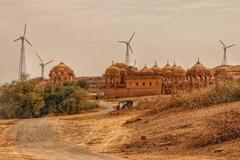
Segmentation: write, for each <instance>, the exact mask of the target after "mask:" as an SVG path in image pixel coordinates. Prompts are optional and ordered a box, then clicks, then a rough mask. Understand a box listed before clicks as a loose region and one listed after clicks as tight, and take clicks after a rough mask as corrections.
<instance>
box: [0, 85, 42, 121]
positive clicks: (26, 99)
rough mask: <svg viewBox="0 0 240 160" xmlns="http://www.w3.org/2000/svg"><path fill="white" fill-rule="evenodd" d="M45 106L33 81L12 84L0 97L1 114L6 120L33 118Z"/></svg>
mask: <svg viewBox="0 0 240 160" xmlns="http://www.w3.org/2000/svg"><path fill="white" fill-rule="evenodd" d="M43 106H44V100H43V98H42V96H41V94H40V93H39V91H38V90H37V86H36V83H34V82H32V81H29V82H20V83H16V84H12V85H10V86H9V87H8V88H5V89H4V90H3V91H2V94H1V96H0V113H1V116H3V117H4V118H31V117H32V116H33V115H34V113H35V112H37V111H38V110H39V109H41V108H42V107H43Z"/></svg>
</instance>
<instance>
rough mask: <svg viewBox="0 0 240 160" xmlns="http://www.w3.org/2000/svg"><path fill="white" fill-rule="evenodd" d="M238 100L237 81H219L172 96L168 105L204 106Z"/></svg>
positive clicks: (238, 88) (239, 84)
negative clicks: (206, 86)
mask: <svg viewBox="0 0 240 160" xmlns="http://www.w3.org/2000/svg"><path fill="white" fill-rule="evenodd" d="M239 100H240V82H239V81H221V82H218V83H216V84H214V85H211V86H209V87H208V88H202V89H200V90H194V91H192V92H188V93H183V94H182V95H180V96H178V97H173V98H172V100H171V103H170V104H168V106H169V107H186V108H194V107H204V106H210V105H215V104H221V103H228V102H234V101H239Z"/></svg>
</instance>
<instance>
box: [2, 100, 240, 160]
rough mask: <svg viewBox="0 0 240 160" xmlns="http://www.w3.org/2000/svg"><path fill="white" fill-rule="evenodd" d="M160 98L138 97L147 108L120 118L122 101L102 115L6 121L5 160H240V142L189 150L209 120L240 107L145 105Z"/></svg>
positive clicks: (103, 103)
mask: <svg viewBox="0 0 240 160" xmlns="http://www.w3.org/2000/svg"><path fill="white" fill-rule="evenodd" d="M156 98H159V97H142V98H133V99H132V100H133V101H134V102H135V104H137V103H142V104H144V105H141V106H142V107H143V108H140V109H139V108H138V109H133V110H129V111H122V112H117V113H116V112H112V106H113V105H114V104H117V103H118V102H119V101H121V100H122V99H118V100H108V101H100V105H101V107H102V109H101V110H98V111H96V112H91V113H86V114H80V115H72V116H60V117H47V118H41V119H30V120H12V121H7V120H1V121H0V142H1V143H0V160H77V159H78V160H88V159H90V160H118V159H132V160H238V159H239V157H240V141H239V140H234V141H228V142H225V143H222V144H218V145H212V146H207V147H204V148H189V147H188V145H189V143H191V141H192V138H193V137H194V136H196V135H197V134H198V132H199V130H201V129H202V128H201V127H202V123H203V121H204V120H205V119H206V118H208V117H209V116H214V115H215V114H217V113H221V112H224V111H227V110H233V109H234V110H238V111H240V102H235V103H229V104H223V105H217V106H211V107H206V108H200V109H194V110H184V111H180V110H178V109H170V110H163V111H162V110H159V108H160V107H161V106H159V108H151V106H148V104H145V103H144V102H145V100H153V99H156ZM161 98H163V97H161ZM164 98H165V97H164ZM135 106H136V105H135ZM136 108H137V107H136ZM149 111H151V112H149ZM216 150H217V152H215V151H216ZM113 155H114V156H113ZM120 157H121V158H120Z"/></svg>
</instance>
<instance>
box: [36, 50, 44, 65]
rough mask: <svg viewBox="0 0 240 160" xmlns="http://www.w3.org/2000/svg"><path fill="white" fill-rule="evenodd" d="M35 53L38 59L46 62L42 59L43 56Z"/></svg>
mask: <svg viewBox="0 0 240 160" xmlns="http://www.w3.org/2000/svg"><path fill="white" fill-rule="evenodd" d="M35 54H36V55H37V57H38V59H39V60H40V61H41V62H42V63H44V62H43V60H42V58H41V57H40V56H39V54H38V53H37V52H36V53H35Z"/></svg>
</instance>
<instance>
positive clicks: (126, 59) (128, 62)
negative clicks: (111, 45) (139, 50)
mask: <svg viewBox="0 0 240 160" xmlns="http://www.w3.org/2000/svg"><path fill="white" fill-rule="evenodd" d="M134 35H135V33H133V34H132V36H131V38H130V39H129V41H118V42H119V43H124V44H126V58H125V64H127V65H130V64H131V59H130V52H131V53H132V54H133V50H132V47H131V45H130V42H131V41H132V39H133V37H134Z"/></svg>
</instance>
